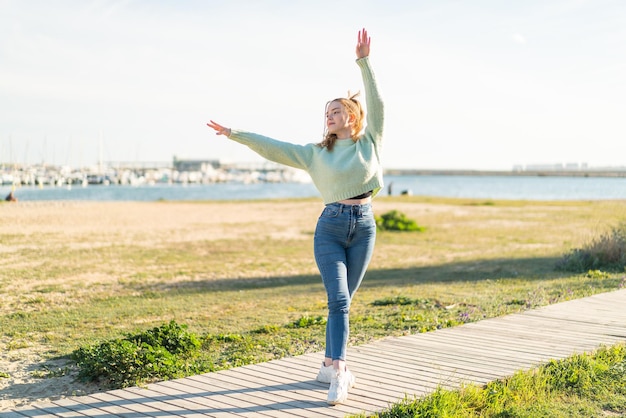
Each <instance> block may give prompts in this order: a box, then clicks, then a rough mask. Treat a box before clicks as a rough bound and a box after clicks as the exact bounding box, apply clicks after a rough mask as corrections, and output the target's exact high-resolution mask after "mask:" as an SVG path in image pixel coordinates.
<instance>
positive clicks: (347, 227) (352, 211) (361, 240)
mask: <svg viewBox="0 0 626 418" xmlns="http://www.w3.org/2000/svg"><path fill="white" fill-rule="evenodd" d="M375 241H376V221H375V220H374V213H373V211H372V205H371V204H369V203H368V204H365V205H344V204H341V203H331V204H329V205H326V207H325V208H324V210H323V212H322V214H321V215H320V217H319V219H318V221H317V227H316V228H315V237H314V240H313V248H314V252H315V261H316V263H317V267H318V268H319V271H320V274H321V275H322V281H323V282H324V287H325V288H326V294H327V296H328V322H327V323H326V354H325V357H327V358H331V359H333V360H345V359H346V347H347V345H348V335H349V333H350V321H349V318H348V316H349V313H350V303H351V302H352V297H353V296H354V292H356V290H357V289H358V288H359V285H360V284H361V281H362V280H363V276H364V275H365V271H366V270H367V266H368V264H369V262H370V260H371V258H372V252H373V251H374V243H375Z"/></svg>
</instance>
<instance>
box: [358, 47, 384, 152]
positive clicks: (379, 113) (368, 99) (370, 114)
mask: <svg viewBox="0 0 626 418" xmlns="http://www.w3.org/2000/svg"><path fill="white" fill-rule="evenodd" d="M356 63H357V65H358V66H359V68H360V69H361V75H362V76H363V85H364V87H365V105H366V106H367V118H366V126H365V132H364V136H368V137H370V138H371V139H372V140H373V141H374V143H376V145H380V142H381V140H382V137H383V126H384V121H385V113H384V105H383V101H382V98H381V96H380V92H379V91H378V85H377V84H376V78H375V76H374V72H373V70H372V67H371V66H370V62H369V58H368V57H364V58H359V59H357V60H356Z"/></svg>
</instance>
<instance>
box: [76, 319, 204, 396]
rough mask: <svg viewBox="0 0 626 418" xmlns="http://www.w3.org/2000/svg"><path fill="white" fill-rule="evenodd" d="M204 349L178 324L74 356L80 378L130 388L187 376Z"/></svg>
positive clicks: (130, 336)
mask: <svg viewBox="0 0 626 418" xmlns="http://www.w3.org/2000/svg"><path fill="white" fill-rule="evenodd" d="M199 348H200V341H199V340H198V338H197V337H196V336H195V335H194V334H192V333H190V332H189V331H187V327H186V326H185V325H179V324H177V323H176V322H174V321H171V322H170V323H169V324H165V325H162V326H161V327H156V328H153V329H152V330H149V331H146V332H143V333H140V334H137V335H129V336H127V337H126V338H121V339H115V340H111V341H105V342H103V343H100V344H96V345H93V346H90V347H83V348H79V349H78V350H75V351H74V352H73V353H72V358H73V359H74V360H75V361H76V363H77V364H78V367H79V369H80V371H79V377H80V378H82V379H84V380H89V381H103V382H104V383H105V384H106V385H107V386H109V387H115V388H120V387H128V386H132V385H137V384H139V383H140V382H143V381H147V380H162V379H170V378H174V377H181V376H183V375H185V374H186V373H187V372H188V371H189V369H190V366H189V364H188V361H187V360H188V359H189V358H191V357H192V356H193V355H194V354H195V353H196V352H197V351H198V350H199Z"/></svg>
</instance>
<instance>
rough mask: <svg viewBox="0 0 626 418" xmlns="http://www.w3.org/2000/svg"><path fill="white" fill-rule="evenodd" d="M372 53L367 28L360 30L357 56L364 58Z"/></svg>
mask: <svg viewBox="0 0 626 418" xmlns="http://www.w3.org/2000/svg"><path fill="white" fill-rule="evenodd" d="M369 54H370V38H369V36H367V31H366V30H365V28H363V29H361V30H360V31H359V36H358V38H357V42H356V57H357V58H364V57H367V56H369Z"/></svg>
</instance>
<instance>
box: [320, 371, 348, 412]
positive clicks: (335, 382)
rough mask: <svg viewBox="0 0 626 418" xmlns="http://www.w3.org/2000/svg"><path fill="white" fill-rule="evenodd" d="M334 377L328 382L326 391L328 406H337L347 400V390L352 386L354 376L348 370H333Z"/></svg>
mask: <svg viewBox="0 0 626 418" xmlns="http://www.w3.org/2000/svg"><path fill="white" fill-rule="evenodd" d="M334 373H335V374H334V376H333V377H332V379H331V381H330V389H328V399H327V400H326V402H327V403H328V404H329V405H338V404H341V403H344V402H345V401H346V400H347V399H348V389H350V388H352V387H353V386H354V381H355V378H354V375H353V374H352V373H350V371H349V370H347V369H346V370H345V371H341V370H334Z"/></svg>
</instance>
